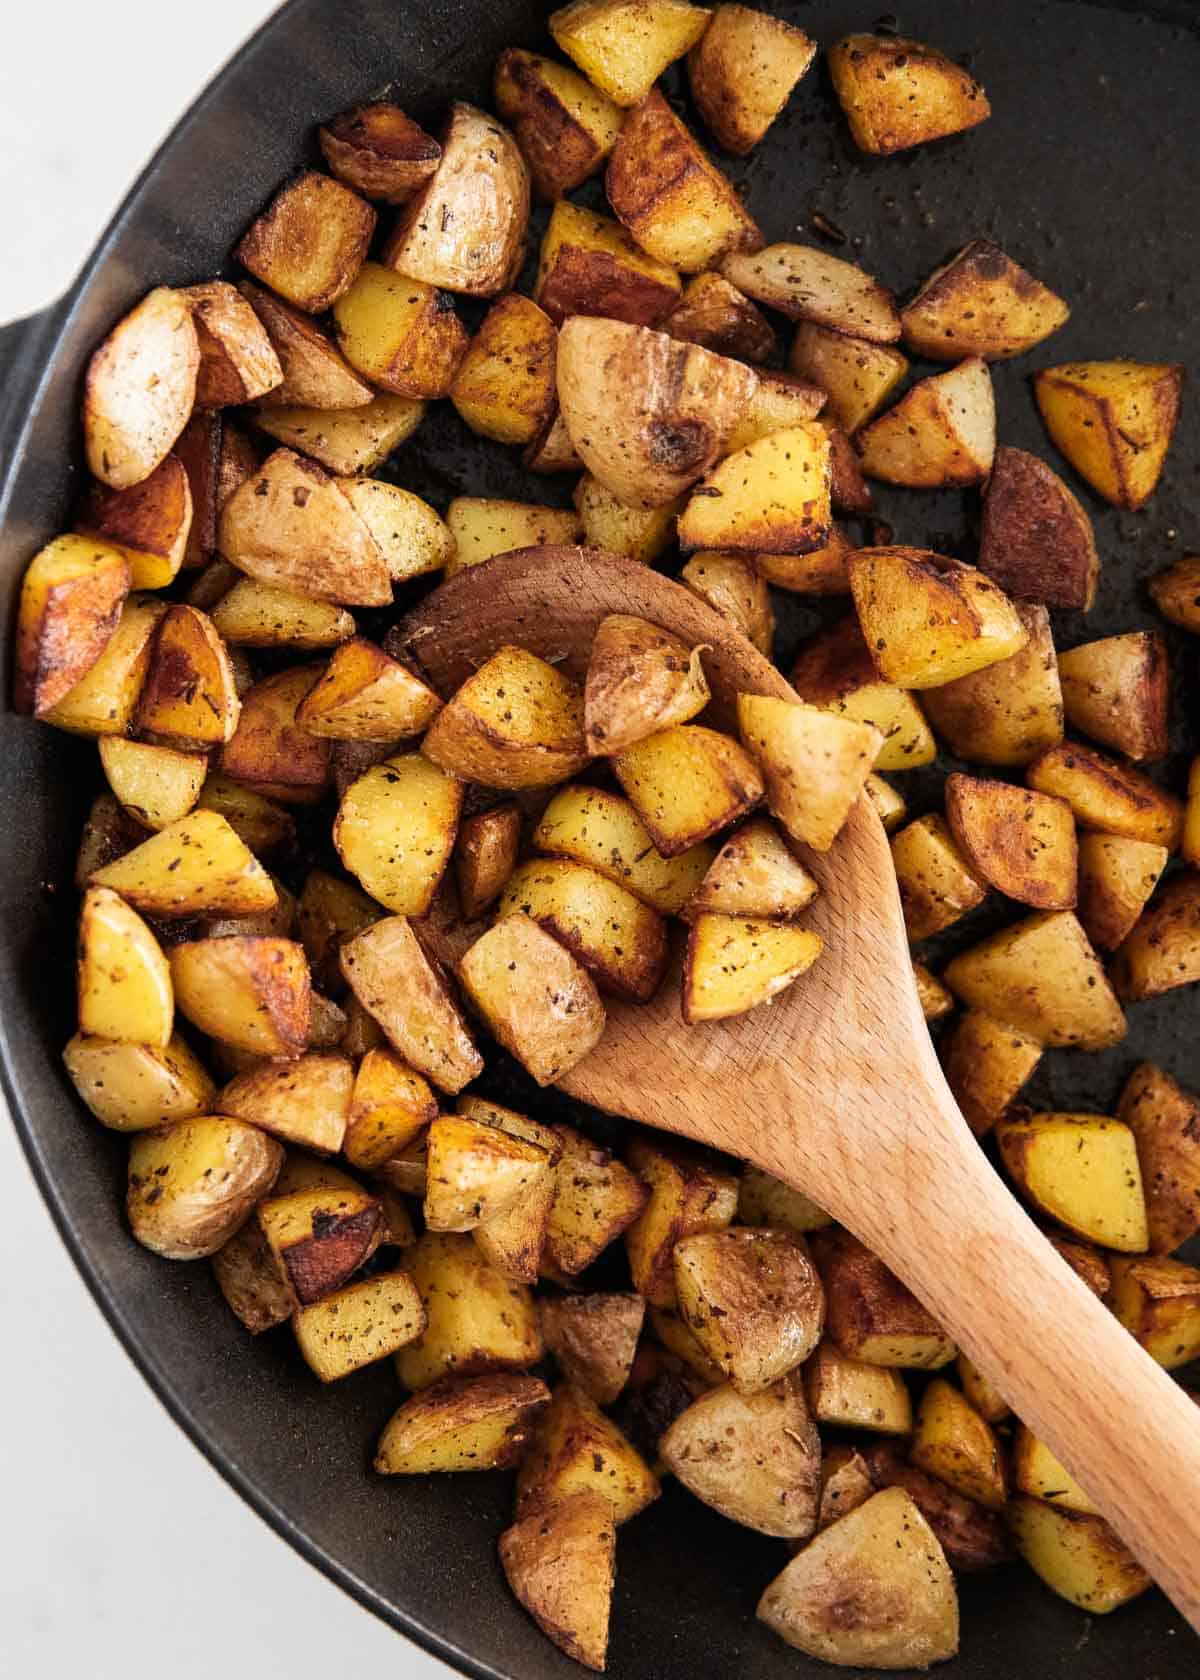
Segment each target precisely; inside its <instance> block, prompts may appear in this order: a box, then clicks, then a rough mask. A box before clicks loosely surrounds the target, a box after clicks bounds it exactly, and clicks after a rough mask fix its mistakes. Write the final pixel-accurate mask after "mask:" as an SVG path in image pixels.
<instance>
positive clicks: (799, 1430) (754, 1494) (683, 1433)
mask: <svg viewBox="0 0 1200 1680" xmlns="http://www.w3.org/2000/svg"><path fill="white" fill-rule="evenodd" d="M659 1451H660V1453H661V1455H662V1460H663V1463H664V1464H665V1465H666V1467H667V1468H668V1469H669V1470H671V1471H673V1472H674V1474H675V1475H676V1476H678V1478H679V1480H680V1481H681V1482H682V1483H683V1485H684V1487H686V1488H687V1489H688V1491H689V1493H694V1494H695V1495H696V1497H697V1499H702V1500H703V1501H704V1503H705V1504H706V1505H711V1506H712V1507H713V1509H714V1510H717V1511H720V1513H721V1515H722V1516H724V1517H728V1518H729V1519H730V1520H731V1521H732V1522H736V1523H740V1524H741V1525H742V1526H743V1527H744V1528H752V1529H755V1530H757V1532H758V1533H760V1534H773V1535H777V1536H778V1537H780V1538H781V1539H787V1540H802V1539H806V1538H807V1537H808V1535H810V1534H812V1532H813V1531H814V1529H815V1528H816V1525H817V1502H818V1497H819V1490H820V1475H821V1443H820V1440H819V1439H818V1436H817V1431H816V1426H815V1425H814V1423H813V1421H812V1418H811V1417H810V1416H809V1411H808V1407H807V1405H806V1404H805V1400H804V1390H803V1388H802V1387H801V1386H800V1385H799V1384H793V1383H791V1382H787V1381H784V1382H777V1383H776V1384H775V1385H774V1386H773V1387H769V1388H764V1389H757V1390H755V1391H754V1392H752V1393H741V1392H739V1391H738V1390H737V1389H736V1388H734V1387H733V1385H732V1384H729V1383H726V1384H723V1385H722V1386H721V1387H720V1388H713V1389H710V1390H709V1391H708V1393H706V1394H702V1395H700V1397H699V1398H698V1399H697V1400H694V1401H693V1402H692V1404H691V1405H690V1406H688V1407H687V1409H686V1410H685V1411H683V1412H682V1413H681V1414H680V1415H679V1416H678V1417H677V1418H676V1419H675V1420H674V1422H673V1423H672V1424H671V1426H670V1428H669V1429H668V1430H667V1431H666V1433H665V1434H664V1435H663V1437H662V1440H661V1443H660V1447H659Z"/></svg>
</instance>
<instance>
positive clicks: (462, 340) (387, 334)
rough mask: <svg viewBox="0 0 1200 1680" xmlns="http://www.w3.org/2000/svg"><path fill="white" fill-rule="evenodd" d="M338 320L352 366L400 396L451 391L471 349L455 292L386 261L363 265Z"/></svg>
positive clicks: (337, 310) (337, 311) (344, 350)
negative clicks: (397, 270) (398, 270)
mask: <svg viewBox="0 0 1200 1680" xmlns="http://www.w3.org/2000/svg"><path fill="white" fill-rule="evenodd" d="M333 320H334V326H335V328H336V331H337V340H338V345H339V347H340V349H341V352H342V354H343V356H345V358H346V360H347V362H349V364H350V366H351V367H352V368H354V369H355V370H356V372H358V373H360V374H362V375H363V376H364V378H366V379H369V380H371V382H372V383H373V384H375V385H381V386H382V387H383V389H384V390H385V391H390V392H392V393H393V394H394V395H396V396H401V397H444V396H446V395H447V394H448V392H449V390H450V387H451V385H452V384H453V383H454V375H455V373H456V372H457V371H458V366H459V363H460V362H461V361H462V359H463V357H464V356H465V354H466V351H467V331H466V328H465V327H464V326H463V324H462V322H461V321H460V320H459V318H458V316H457V315H456V314H455V312H454V305H453V300H452V299H451V298H450V297H449V295H448V294H447V293H445V292H442V291H439V290H438V288H437V287H436V286H435V285H433V284H430V283H427V282H425V281H423V280H420V279H417V278H414V277H412V276H410V275H407V274H394V273H393V272H392V270H391V269H390V268H386V267H384V266H383V265H382V264H381V263H376V262H366V263H364V264H363V265H362V267H361V269H360V270H359V271H358V276H357V278H356V279H355V281H354V284H353V285H352V286H351V287H350V289H349V291H348V292H346V294H345V295H344V296H343V297H340V298H339V299H338V301H337V303H336V304H335V306H334V311H333ZM339 406H340V405H339Z"/></svg>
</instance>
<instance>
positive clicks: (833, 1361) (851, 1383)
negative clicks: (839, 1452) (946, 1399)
mask: <svg viewBox="0 0 1200 1680" xmlns="http://www.w3.org/2000/svg"><path fill="white" fill-rule="evenodd" d="M804 1386H805V1392H806V1393H807V1395H808V1403H809V1406H810V1407H811V1408H812V1414H813V1416H814V1417H815V1418H816V1420H817V1422H818V1423H827V1424H833V1425H835V1426H836V1427H837V1428H840V1429H865V1430H869V1431H871V1432H872V1433H877V1434H882V1435H908V1434H910V1433H911V1431H912V1401H911V1400H910V1399H909V1395H908V1389H907V1388H906V1387H905V1385H904V1378H903V1377H902V1376H901V1375H900V1372H899V1371H897V1370H895V1369H893V1368H892V1367H891V1366H887V1365H868V1364H867V1363H866V1362H865V1361H863V1360H861V1359H848V1358H847V1357H846V1355H845V1354H844V1353H842V1352H841V1351H840V1350H839V1349H838V1347H837V1346H836V1344H835V1343H834V1342H832V1341H831V1340H830V1339H829V1337H828V1336H827V1337H826V1338H825V1340H824V1341H823V1342H821V1343H819V1344H818V1346H817V1348H816V1350H815V1351H814V1353H813V1356H812V1358H811V1359H810V1360H809V1361H808V1363H807V1364H806V1365H805V1367H804Z"/></svg>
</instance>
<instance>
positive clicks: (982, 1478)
mask: <svg viewBox="0 0 1200 1680" xmlns="http://www.w3.org/2000/svg"><path fill="white" fill-rule="evenodd" d="M909 1456H910V1458H911V1460H912V1462H913V1463H914V1464H915V1465H916V1466H917V1468H918V1469H919V1470H926V1471H928V1472H929V1474H930V1475H931V1476H936V1477H937V1478H938V1480H939V1481H942V1482H945V1483H946V1484H947V1485H948V1486H949V1487H952V1488H953V1489H954V1491H955V1493H961V1494H962V1496H963V1498H964V1499H972V1500H974V1501H975V1502H976V1503H977V1504H980V1505H983V1506H984V1507H985V1508H986V1509H987V1510H989V1511H1002V1510H1003V1509H1004V1503H1005V1500H1006V1498H1007V1489H1006V1486H1005V1465H1004V1458H1003V1456H1002V1454H1001V1450H1000V1443H999V1441H998V1440H997V1439H996V1436H995V1434H994V1433H993V1431H992V1428H991V1425H990V1424H989V1423H988V1422H987V1420H986V1419H985V1418H982V1417H980V1415H979V1413H978V1412H977V1411H975V1409H974V1408H973V1407H972V1405H971V1404H970V1402H969V1401H968V1400H966V1399H964V1397H963V1395H962V1394H961V1393H960V1392H959V1391H958V1389H957V1388H955V1387H954V1385H953V1383H948V1382H947V1381H946V1380H945V1379H944V1378H943V1377H935V1378H934V1379H933V1381H932V1382H931V1383H930V1384H929V1386H928V1388H927V1389H926V1390H925V1393H924V1394H923V1395H922V1396H921V1405H920V1407H919V1409H918V1412H917V1426H916V1430H915V1432H914V1434H913V1443H912V1448H911V1451H910V1454H909Z"/></svg>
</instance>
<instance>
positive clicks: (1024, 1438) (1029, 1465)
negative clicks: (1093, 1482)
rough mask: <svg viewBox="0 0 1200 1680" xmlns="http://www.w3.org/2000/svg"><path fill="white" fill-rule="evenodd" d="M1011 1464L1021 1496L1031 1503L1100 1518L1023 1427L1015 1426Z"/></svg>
mask: <svg viewBox="0 0 1200 1680" xmlns="http://www.w3.org/2000/svg"><path fill="white" fill-rule="evenodd" d="M1012 1464H1013V1480H1014V1482H1015V1483H1016V1485H1017V1487H1018V1488H1019V1489H1020V1491H1021V1492H1022V1493H1027V1494H1029V1495H1030V1497H1031V1498H1033V1499H1044V1500H1045V1501H1046V1502H1047V1503H1048V1504H1051V1505H1054V1506H1055V1507H1056V1509H1058V1510H1060V1511H1079V1512H1081V1513H1082V1514H1083V1515H1084V1516H1092V1517H1097V1516H1099V1515H1100V1513H1099V1511H1098V1510H1097V1509H1096V1506H1095V1504H1094V1503H1093V1501H1092V1500H1091V1498H1090V1497H1089V1496H1088V1495H1087V1494H1086V1493H1085V1492H1084V1491H1083V1489H1082V1488H1081V1487H1080V1485H1079V1483H1078V1482H1077V1481H1076V1480H1075V1478H1074V1476H1072V1474H1071V1472H1070V1471H1069V1470H1068V1469H1067V1468H1066V1466H1065V1465H1064V1464H1062V1463H1060V1462H1059V1460H1058V1459H1057V1458H1055V1456H1054V1454H1053V1453H1052V1452H1051V1451H1050V1448H1049V1447H1048V1446H1046V1445H1045V1444H1044V1443H1043V1442H1042V1441H1039V1440H1038V1438H1037V1436H1036V1435H1035V1434H1034V1433H1033V1431H1032V1429H1029V1428H1027V1427H1026V1425H1025V1424H1023V1423H1018V1425H1017V1432H1016V1436H1015V1438H1014V1440H1013V1455H1012Z"/></svg>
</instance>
